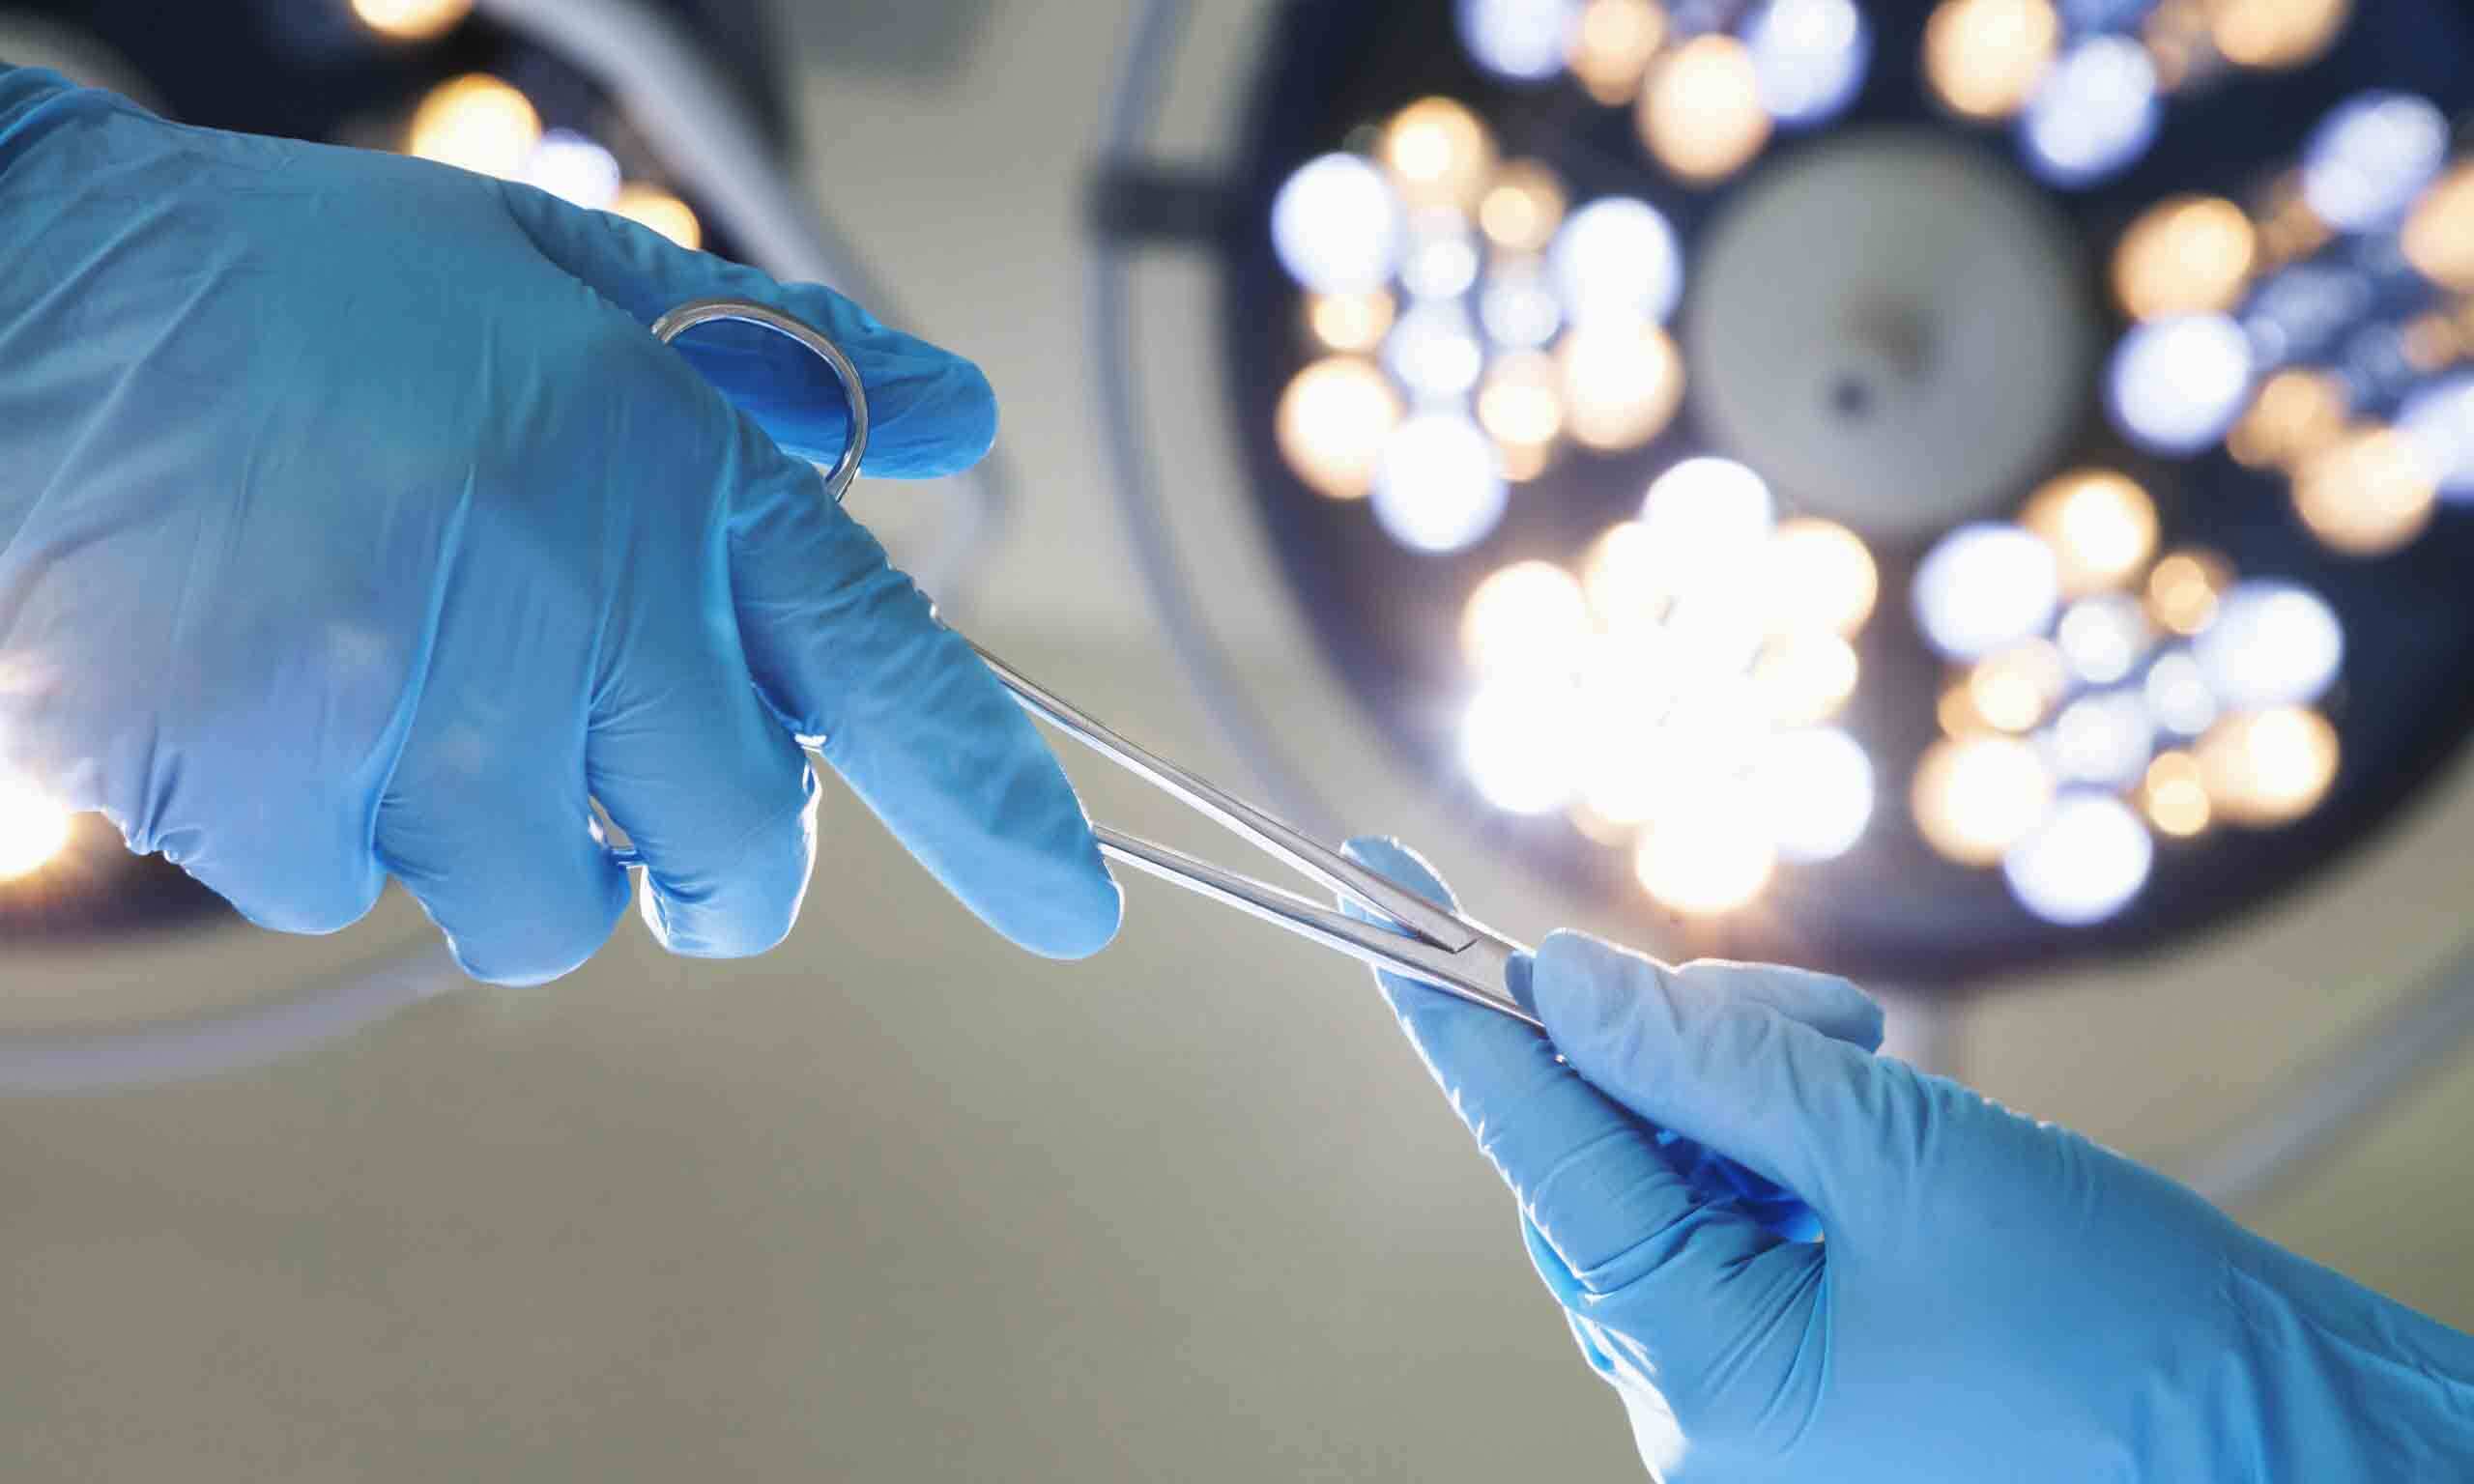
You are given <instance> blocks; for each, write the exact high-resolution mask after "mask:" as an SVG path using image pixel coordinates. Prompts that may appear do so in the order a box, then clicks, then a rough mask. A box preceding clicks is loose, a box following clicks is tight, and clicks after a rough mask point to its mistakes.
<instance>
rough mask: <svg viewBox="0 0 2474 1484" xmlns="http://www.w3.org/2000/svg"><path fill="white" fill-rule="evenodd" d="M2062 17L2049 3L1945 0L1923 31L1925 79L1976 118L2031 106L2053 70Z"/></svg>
mask: <svg viewBox="0 0 2474 1484" xmlns="http://www.w3.org/2000/svg"><path fill="white" fill-rule="evenodd" d="M2060 42H2061V18H2060V17H2059V16H2057V15H2056V14H2054V11H2053V7H2052V6H2051V5H2050V4H2048V3H2046V0H1942V4H1941V5H1940V6H1938V7H1936V8H1935V10H1934V12H1933V14H1932V17H1931V19H1929V20H1928V21H1927V22H1926V23H1925V28H1924V75H1925V78H1926V80H1927V81H1928V82H1929V83H1931V85H1932V88H1933V91H1934V93H1935V94H1937V95H1938V96H1939V97H1940V98H1941V100H1942V102H1944V103H1946V104H1948V105H1949V107H1950V108H1951V109H1952V110H1953V111H1955V112H1957V113H1960V114H1962V115H1965V116H1966V117H1969V118H1973V119H2000V118H2007V117H2009V116H2010V115H2011V114H2014V113H2016V112H2018V111H2019V110H2020V109H2021V108H2023V107H2025V106H2026V105H2027V102H2028V99H2029V98H2030V97H2032V96H2033V95H2034V93H2035V91H2036V87H2037V84H2039V83H2041V82H2042V81H2043V80H2044V76H2045V72H2046V70H2047V69H2049V68H2050V67H2052V65H2053V59H2054V53H2055V51H2056V50H2057V48H2058V46H2059V45H2060Z"/></svg>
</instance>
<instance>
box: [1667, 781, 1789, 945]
mask: <svg viewBox="0 0 2474 1484" xmlns="http://www.w3.org/2000/svg"><path fill="white" fill-rule="evenodd" d="M1776 869H1777V850H1776V847H1775V846H1774V845H1772V844H1771V842H1769V840H1767V839H1766V838H1764V837H1763V835H1762V834H1761V832H1760V831H1758V830H1755V829H1748V828H1746V827H1745V821H1744V815H1743V813H1741V812H1740V810H1736V809H1730V808H1728V807H1727V805H1726V802H1724V801H1721V800H1717V799H1712V800H1708V801H1704V802H1701V803H1699V804H1697V805H1696V806H1695V807H1693V808H1689V809H1686V810H1682V811H1679V812H1676V813H1670V814H1666V815H1662V816H1660V817H1659V818H1657V819H1656V820H1654V821H1653V822H1652V823H1651V824H1650V826H1649V828H1647V829H1645V830H1643V831H1642V832H1641V842H1640V845H1639V847H1638V848H1637V849H1635V850H1634V852H1633V856H1632V870H1633V873H1634V874H1635V875H1637V876H1638V877H1639V878H1640V882H1641V886H1642V888H1643V889H1644V890H1646V891H1647V892H1648V893H1649V894H1650V897H1651V898H1652V899H1654V900H1655V901H1657V902H1658V903H1659V904H1661V905H1663V906H1666V907H1670V908H1672V909H1674V910H1675V911H1678V912H1683V913H1685V914H1687V915H1690V916H1695V917H1713V916H1716V915H1718V914H1720V913H1724V912H1732V911H1734V910H1735V909H1737V908H1738V907H1740V906H1743V905H1744V904H1745V903H1747V902H1749V901H1751V900H1752V899H1754V898H1755V897H1758V896H1760V895H1761V890H1762V888H1763V887H1765V886H1768V885H1769V877H1770V874H1771V873H1772V872H1773V871H1774V870H1776Z"/></svg>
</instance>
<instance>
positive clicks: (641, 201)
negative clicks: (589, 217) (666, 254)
mask: <svg viewBox="0 0 2474 1484" xmlns="http://www.w3.org/2000/svg"><path fill="white" fill-rule="evenodd" d="M610 210H611V211H613V212H615V213H617V214H619V215H621V216H624V217H626V218H627V219H628V220H629V221H632V222H634V223H636V224H637V225H638V226H640V227H648V228H650V229H652V230H653V231H655V232H658V233H660V234H661V235H662V236H664V237H666V238H668V239H670V240H671V241H672V242H673V243H676V244H678V245H679V246H681V247H684V248H686V249H687V250H688V251H690V252H693V251H695V250H696V249H698V248H700V247H702V246H704V245H705V225H704V223H703V222H701V221H698V220H697V219H696V212H695V209H694V208H693V207H690V206H689V205H688V204H687V203H686V202H684V201H681V200H679V199H678V198H677V197H676V196H675V195H672V194H671V193H670V192H669V191H666V190H663V189H661V188H659V187H658V186H653V185H637V184H634V183H630V184H628V185H622V186H620V187H619V198H618V199H617V200H615V201H613V202H611V203H610Z"/></svg>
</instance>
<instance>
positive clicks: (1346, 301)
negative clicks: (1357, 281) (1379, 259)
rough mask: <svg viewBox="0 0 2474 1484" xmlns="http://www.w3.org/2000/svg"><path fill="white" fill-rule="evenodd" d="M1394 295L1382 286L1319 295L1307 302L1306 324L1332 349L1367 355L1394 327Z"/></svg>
mask: <svg viewBox="0 0 2474 1484" xmlns="http://www.w3.org/2000/svg"><path fill="white" fill-rule="evenodd" d="M1392 316H1393V305H1392V296H1391V295H1390V294H1388V293H1385V292H1384V291H1383V290H1381V289H1368V290H1365V291H1362V292H1359V293H1353V294H1315V295H1311V296H1309V298H1308V299H1307V301H1306V326H1307V328H1308V329H1309V330H1310V331H1312V333H1313V336H1314V338H1315V339H1317V340H1319V341H1321V342H1322V343H1323V345H1324V346H1325V347H1326V348H1327V349H1330V350H1335V351H1343V352H1350V353H1356V354H1363V353H1365V352H1367V351H1371V350H1373V349H1374V348H1375V347H1377V346H1379V345H1381V344H1382V343H1383V337H1384V335H1385V334H1386V333H1387V332H1389V331H1390V329H1391V328H1392Z"/></svg>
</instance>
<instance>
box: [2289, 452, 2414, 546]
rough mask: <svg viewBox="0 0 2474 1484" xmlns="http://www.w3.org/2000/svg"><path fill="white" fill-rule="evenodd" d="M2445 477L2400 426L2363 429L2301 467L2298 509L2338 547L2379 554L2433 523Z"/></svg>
mask: <svg viewBox="0 0 2474 1484" xmlns="http://www.w3.org/2000/svg"><path fill="white" fill-rule="evenodd" d="M2437 499H2439V481H2438V478H2437V476H2436V474H2435V472H2434V471H2433V470H2432V469H2431V467H2430V466H2429V465H2428V464H2426V463H2425V462H2424V458H2423V453H2422V450H2421V449H2420V448H2419V447H2418V446H2417V445H2416V443H2415V442H2414V441H2413V440H2412V439H2410V438H2408V437H2406V436H2405V435H2404V434H2403V433H2402V432H2399V431H2398V430H2397V429H2395V428H2392V427H2384V426H2379V425H2376V424H2373V425H2367V426H2364V427H2360V428H2356V429H2354V430H2352V431H2351V432H2348V433H2347V434H2345V436H2344V437H2342V438H2340V439H2338V440H2337V442H2335V443H2333V444H2331V445H2330V446H2328V447H2327V448H2325V449H2322V450H2321V451H2320V452H2318V453H2316V454H2315V455H2313V456H2312V457H2311V458H2309V459H2306V460H2304V461H2303V464H2302V467H2301V468H2299V469H2297V470H2296V471H2294V475H2293V508H2294V511H2295V513H2296V514H2298V515H2300V516H2301V517H2302V521H2303V524H2304V525H2306V526H2308V527H2310V528H2311V532H2312V534H2314V535H2316V536H2317V537H2318V538H2319V539H2320V540H2321V541H2323V542H2325V543H2326V544H2327V545H2328V546H2329V547H2331V548H2333V549H2334V550H2336V551H2340V552H2344V553H2346V554H2347V555H2349V556H2355V557H2377V556H2381V555H2384V554H2386V553H2389V552H2393V551H2396V550H2397V549H2398V548H2400V547H2402V546H2403V545H2404V544H2405V543H2406V542H2408V541H2411V540H2412V539H2414V537H2415V536H2417V535H2419V534H2421V532H2422V529H2423V528H2424V527H2426V526H2428V525H2430V524H2431V513H2432V508H2433V505H2434V502H2435V501H2436V500H2437Z"/></svg>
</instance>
